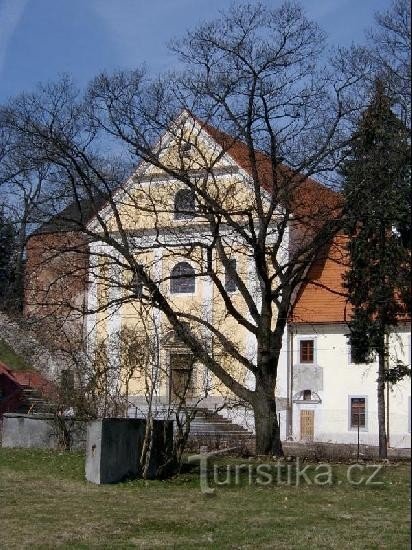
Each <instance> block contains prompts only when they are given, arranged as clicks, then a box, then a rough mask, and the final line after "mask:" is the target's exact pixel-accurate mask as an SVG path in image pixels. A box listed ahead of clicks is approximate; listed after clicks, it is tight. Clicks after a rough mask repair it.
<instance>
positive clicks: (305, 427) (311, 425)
mask: <svg viewBox="0 0 412 550" xmlns="http://www.w3.org/2000/svg"><path fill="white" fill-rule="evenodd" d="M314 433H315V411H310V410H305V409H304V410H301V411H300V439H301V441H313V437H314Z"/></svg>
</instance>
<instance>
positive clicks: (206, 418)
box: [128, 402, 255, 454]
mask: <svg viewBox="0 0 412 550" xmlns="http://www.w3.org/2000/svg"><path fill="white" fill-rule="evenodd" d="M130 405H131V406H130V408H129V412H128V416H129V417H132V418H146V415H147V405H146V404H144V403H142V402H141V403H140V406H136V405H132V404H130ZM187 412H189V413H194V412H196V414H195V416H194V419H193V420H192V422H191V424H190V435H189V441H188V445H187V449H188V450H189V451H191V452H198V451H199V449H200V447H207V448H208V450H218V449H225V448H236V449H238V451H239V453H240V454H250V453H253V452H254V449H255V436H254V434H253V433H252V432H251V431H248V430H247V429H245V428H244V427H243V426H241V425H240V424H237V423H236V422H233V421H231V420H230V419H228V418H225V417H224V416H223V415H221V414H219V413H217V412H216V411H214V410H211V409H208V408H206V407H195V409H193V408H191V407H190V408H189V407H188V408H187ZM155 417H156V418H157V419H164V418H169V419H171V420H175V416H174V413H173V412H172V411H170V409H168V407H167V406H166V405H160V406H157V407H156V413H155ZM184 420H185V414H184V413H182V422H184ZM175 426H176V420H175Z"/></svg>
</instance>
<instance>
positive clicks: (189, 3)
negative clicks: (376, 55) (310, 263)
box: [0, 0, 390, 102]
mask: <svg viewBox="0 0 412 550" xmlns="http://www.w3.org/2000/svg"><path fill="white" fill-rule="evenodd" d="M265 3H266V4H268V5H271V6H276V5H278V4H279V3H280V0H266V1H265ZM230 4H231V0H0V102H4V101H6V100H7V98H9V97H11V96H13V95H16V94H19V93H21V92H26V91H31V90H33V89H34V88H35V86H36V85H37V83H39V82H47V81H53V80H56V79H57V78H58V77H59V76H60V75H62V74H66V73H68V74H71V75H72V76H73V78H74V81H75V82H76V83H77V84H78V85H79V86H84V85H85V84H86V83H87V82H88V81H89V80H90V79H92V78H93V77H94V76H95V75H96V74H98V73H99V72H101V71H103V70H106V71H109V72H110V71H112V70H115V69H119V68H120V69H129V68H130V69H132V68H134V67H136V66H140V65H141V64H143V63H145V64H146V65H147V67H148V68H150V69H151V70H152V71H154V72H157V71H163V70H165V69H169V68H171V67H173V64H174V63H175V61H174V58H173V56H172V55H171V54H170V53H169V52H168V50H167V42H168V41H169V40H170V39H171V38H174V37H178V36H182V34H184V32H185V31H186V30H188V29H190V28H193V26H194V25H196V24H197V23H199V22H201V21H204V20H205V19H208V18H210V17H215V16H217V15H218V14H219V11H220V10H222V9H225V8H227V7H228V6H230ZM301 5H303V7H304V8H305V10H306V13H307V15H308V16H309V17H310V18H311V19H313V20H315V21H316V22H317V23H318V24H319V25H320V26H321V28H323V30H325V31H326V32H327V34H328V37H329V41H330V44H331V45H349V44H350V43H351V42H352V41H354V42H361V41H362V40H363V37H364V30H365V28H367V27H369V26H370V25H372V24H373V18H374V13H375V12H376V11H382V10H385V9H387V8H388V7H389V5H390V0H302V1H301Z"/></svg>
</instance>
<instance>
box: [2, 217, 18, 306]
mask: <svg viewBox="0 0 412 550" xmlns="http://www.w3.org/2000/svg"><path fill="white" fill-rule="evenodd" d="M15 239H16V235H15V231H14V226H13V223H12V222H11V221H10V220H9V219H8V218H7V217H6V216H5V214H4V212H3V211H2V210H0V307H1V308H5V309H8V308H9V306H10V303H11V301H13V300H12V296H14V294H15V288H14V256H15Z"/></svg>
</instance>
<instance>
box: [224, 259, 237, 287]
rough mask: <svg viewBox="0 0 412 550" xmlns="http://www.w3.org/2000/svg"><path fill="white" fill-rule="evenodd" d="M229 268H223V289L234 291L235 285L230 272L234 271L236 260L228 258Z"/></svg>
mask: <svg viewBox="0 0 412 550" xmlns="http://www.w3.org/2000/svg"><path fill="white" fill-rule="evenodd" d="M229 264H230V265H229V269H226V270H225V290H226V291H227V292H236V290H237V285H236V280H235V277H234V276H233V275H232V272H236V260H229Z"/></svg>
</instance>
